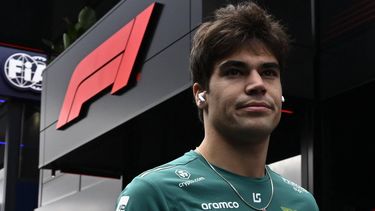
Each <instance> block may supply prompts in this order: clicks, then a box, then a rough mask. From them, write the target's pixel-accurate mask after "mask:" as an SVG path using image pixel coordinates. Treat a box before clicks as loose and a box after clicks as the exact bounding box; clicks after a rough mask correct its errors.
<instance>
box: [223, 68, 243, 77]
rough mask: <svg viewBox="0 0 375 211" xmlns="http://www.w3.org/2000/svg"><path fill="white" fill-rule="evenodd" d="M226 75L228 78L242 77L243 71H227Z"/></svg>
mask: <svg viewBox="0 0 375 211" xmlns="http://www.w3.org/2000/svg"><path fill="white" fill-rule="evenodd" d="M225 75H227V76H239V75H242V71H241V70H239V69H236V68H230V69H228V70H227V71H225Z"/></svg>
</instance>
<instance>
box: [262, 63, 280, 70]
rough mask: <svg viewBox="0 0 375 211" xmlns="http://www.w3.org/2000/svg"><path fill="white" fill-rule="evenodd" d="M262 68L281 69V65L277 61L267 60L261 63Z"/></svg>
mask: <svg viewBox="0 0 375 211" xmlns="http://www.w3.org/2000/svg"><path fill="white" fill-rule="evenodd" d="M261 67H262V68H265V69H267V68H275V69H279V70H280V65H279V64H278V63H276V62H266V63H263V64H262V65H261Z"/></svg>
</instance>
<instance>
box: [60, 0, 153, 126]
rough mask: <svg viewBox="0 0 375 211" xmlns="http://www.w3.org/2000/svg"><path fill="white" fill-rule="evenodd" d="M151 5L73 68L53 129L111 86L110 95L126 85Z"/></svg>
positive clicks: (77, 113) (67, 120) (147, 21)
mask: <svg viewBox="0 0 375 211" xmlns="http://www.w3.org/2000/svg"><path fill="white" fill-rule="evenodd" d="M154 7H155V3H153V4H151V5H150V6H149V7H147V8H146V9H145V10H144V11H142V12H141V13H140V14H139V15H137V16H136V17H135V18H134V19H133V20H131V21H130V22H129V23H127V24H126V25H125V26H124V27H122V28H121V29H120V30H119V31H117V32H116V33H115V34H113V35H112V36H111V37H110V38H108V39H107V40H106V41H104V42H103V43H102V44H101V45H100V46H99V47H97V48H96V49H95V50H94V51H93V52H91V53H90V54H89V55H88V56H86V57H85V58H84V59H83V60H82V61H81V62H80V63H79V64H78V65H77V67H76V68H75V70H74V72H73V75H72V78H71V79H70V83H69V86H68V89H67V92H66V94H65V99H64V102H63V105H62V108H61V111H60V116H59V119H58V121H57V125H56V128H57V129H61V128H62V127H63V126H64V125H66V124H67V123H69V122H70V121H72V120H74V119H75V118H77V117H78V116H79V114H80V111H81V108H82V105H83V104H84V103H85V102H87V101H88V100H89V99H91V98H93V97H94V96H95V95H97V94H98V93H99V92H101V91H102V90H104V89H106V88H107V87H109V86H111V85H112V84H113V86H112V90H111V94H114V93H116V92H117V91H119V90H120V89H122V88H124V87H125V86H126V85H127V84H128V80H129V77H130V74H131V72H132V69H133V66H134V62H135V60H136V57H137V54H138V51H139V48H140V46H141V43H142V40H143V37H144V34H145V32H146V28H147V25H148V23H149V21H150V18H151V14H152V11H153V10H154Z"/></svg>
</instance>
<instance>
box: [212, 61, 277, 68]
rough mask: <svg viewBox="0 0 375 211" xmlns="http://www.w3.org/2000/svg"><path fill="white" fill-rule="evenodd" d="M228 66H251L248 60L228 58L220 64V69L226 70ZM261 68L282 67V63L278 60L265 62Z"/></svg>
mask: <svg viewBox="0 0 375 211" xmlns="http://www.w3.org/2000/svg"><path fill="white" fill-rule="evenodd" d="M228 67H238V68H249V65H248V64H247V63H246V62H243V61H239V60H226V61H224V62H222V63H220V64H219V69H220V70H224V69H226V68H228ZM260 67H261V68H265V69H266V68H275V69H280V65H279V64H278V63H277V62H265V63H263V64H261V65H260Z"/></svg>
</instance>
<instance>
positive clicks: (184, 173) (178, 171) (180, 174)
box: [174, 169, 191, 179]
mask: <svg viewBox="0 0 375 211" xmlns="http://www.w3.org/2000/svg"><path fill="white" fill-rule="evenodd" d="M174 173H175V174H176V175H177V176H178V177H180V178H181V179H189V178H190V176H191V174H190V173H189V172H188V171H186V170H183V169H176V171H175V172H174Z"/></svg>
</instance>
